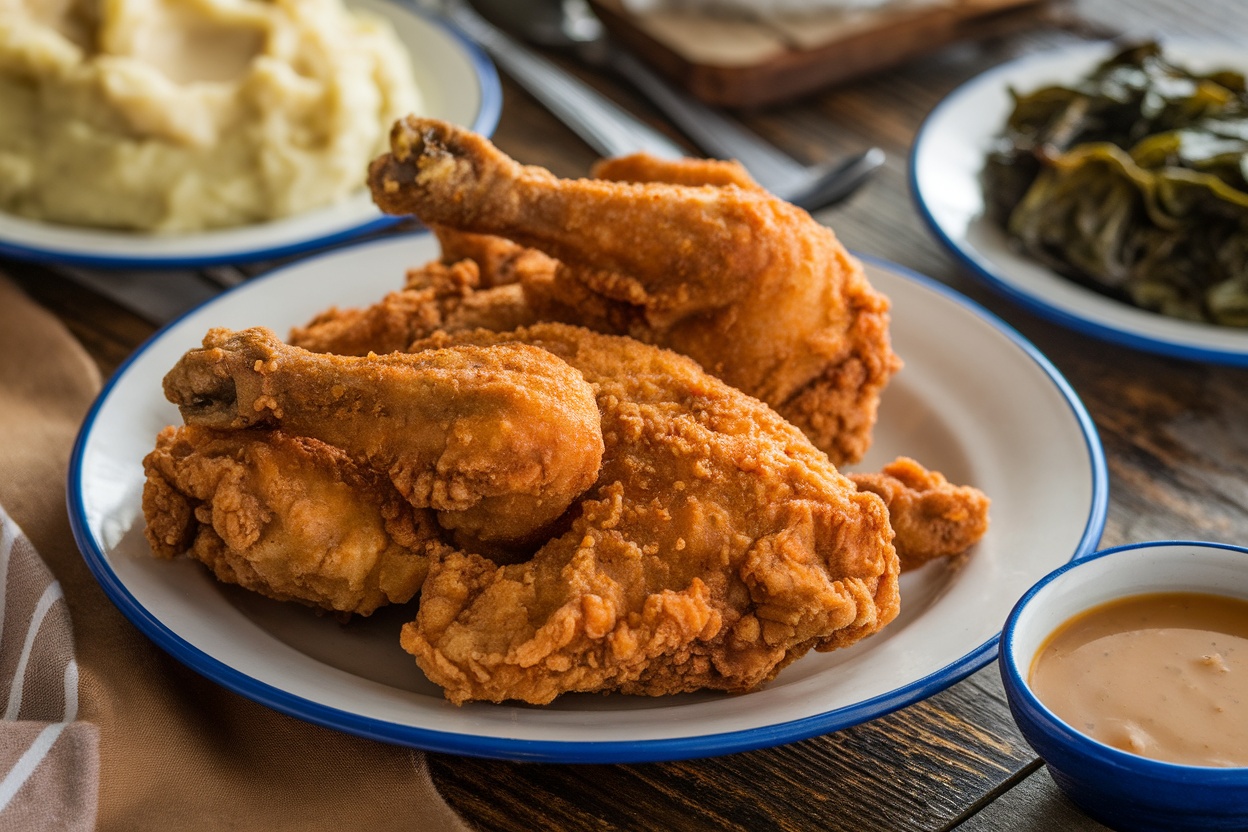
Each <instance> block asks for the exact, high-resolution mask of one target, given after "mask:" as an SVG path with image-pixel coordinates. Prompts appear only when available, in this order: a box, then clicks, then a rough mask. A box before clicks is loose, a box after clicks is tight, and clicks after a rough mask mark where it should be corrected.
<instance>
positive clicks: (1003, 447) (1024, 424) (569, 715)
mask: <svg viewBox="0 0 1248 832" xmlns="http://www.w3.org/2000/svg"><path fill="white" fill-rule="evenodd" d="M435 256H437V244H436V241H435V240H434V239H433V238H431V237H430V236H429V235H427V234H421V235H416V236H408V237H401V238H392V239H387V240H382V241H370V242H367V243H362V244H357V245H355V246H351V247H347V248H343V249H339V250H336V251H334V252H331V253H328V254H324V255H321V256H319V257H317V258H314V259H311V260H307V261H303V262H300V263H298V264H295V265H292V266H290V267H287V268H285V269H282V270H279V271H277V272H274V273H272V274H270V275H268V276H265V277H261V278H259V279H257V280H254V281H252V282H249V283H247V284H244V285H243V286H241V287H239V288H237V289H235V290H233V291H231V292H229V293H228V294H225V295H223V296H221V297H220V298H218V299H216V300H214V301H212V302H209V303H208V304H205V305H204V306H202V307H200V308H198V309H196V310H194V311H193V312H191V313H189V314H187V315H186V316H184V317H183V318H181V319H180V320H178V321H176V322H174V323H173V324H171V325H169V326H168V327H166V328H165V329H164V330H162V331H161V332H159V333H158V334H157V335H155V336H154V337H153V338H152V339H151V340H150V341H149V342H148V343H147V344H146V345H144V346H143V347H142V348H141V349H139V350H138V351H137V352H136V354H135V355H134V356H133V357H132V358H131V359H130V360H129V361H128V362H127V363H126V364H125V365H124V366H123V367H122V368H121V369H120V370H119V371H118V372H117V374H116V375H115V376H114V377H113V379H112V380H111V381H110V382H109V384H108V385H107V387H106V388H105V390H104V391H103V393H102V394H101V395H100V398H99V399H98V401H97V402H96V404H95V406H94V407H93V409H92V411H91V413H90V414H89V416H88V417H87V419H86V422H85V425H84V427H83V429H82V432H81V434H80V436H79V439H78V442H77V444H76V446H75V449H74V454H73V459H72V462H71V469H70V475H69V494H70V514H71V517H72V523H73V526H74V530H75V534H76V536H77V539H78V543H79V545H80V547H81V549H82V551H83V554H84V556H85V557H86V560H87V562H88V564H89V565H90V567H91V569H92V570H93V572H94V573H95V575H96V577H97V578H98V579H99V581H100V583H101V584H102V585H103V587H104V589H105V591H106V592H107V593H108V595H109V597H110V598H111V599H112V600H113V601H114V603H116V604H117V605H118V606H119V607H120V608H121V610H122V611H123V612H124V613H125V614H126V615H127V616H129V617H130V618H131V620H133V621H134V622H135V624H137V625H138V627H139V628H140V629H142V630H143V631H144V632H145V633H147V634H148V635H149V636H150V637H151V638H152V639H153V640H154V641H156V642H157V643H158V644H160V645H161V646H162V647H164V648H165V649H166V650H168V651H169V652H170V653H172V654H173V655H174V656H176V657H177V658H178V659H180V660H181V661H183V662H185V663H186V664H187V665H189V666H191V667H192V668H194V669H196V670H198V671H199V672H201V673H203V674H204V675H206V676H208V677H209V678H212V679H214V680H216V681H217V682H219V683H220V684H222V685H224V686H226V687H228V688H231V689H233V690H235V691H237V692H239V693H242V694H244V695H246V696H249V697H251V698H253V699H256V700H257V701H260V702H262V703H264V704H266V705H269V706H270V707H273V708H275V709H277V710H280V711H283V712H286V713H289V714H293V715H295V716H298V717H301V718H303V719H306V720H309V721H311V722H315V723H319V724H323V725H328V726H331V727H334V728H338V729H341V730H344V731H349V732H352V733H356V734H361V735H365V736H369V737H374V738H377V739H382V740H386V741H390V742H395V743H404V744H410V745H413V746H418V747H421V748H426V749H432V750H438V751H445V752H451V753H457V754H472V755H481V756H491V757H503V758H511V759H536V760H551V761H564V762H574V761H575V762H583V761H598V762H624V761H641V760H661V759H674V758H682V757H696V756H711V755H716V754H723V753H728V752H733V751H741V750H745V749H750V748H758V747H763V746H770V745H776V744H779V743H783V742H789V741H793V740H797V739H802V738H805V737H809V736H814V735H816V734H823V733H827V732H829V731H834V730H837V729H839V728H843V727H846V726H849V725H853V724H856V723H858V722H862V721H864V720H867V719H870V718H872V717H875V716H878V715H881V714H884V713H886V712H888V711H891V710H893V709H895V708H899V707H901V706H903V705H906V704H909V703H911V702H914V701H916V700H918V699H921V698H923V697H925V696H928V695H930V694H931V693H933V692H935V691H937V690H940V689H942V688H944V687H946V686H948V685H950V684H952V683H953V682H955V681H957V680H959V679H961V678H962V677H964V676H966V675H967V674H969V673H971V672H972V671H974V670H976V669H978V668H979V667H982V666H983V665H984V664H986V663H987V662H989V661H991V659H992V658H993V656H994V655H995V651H996V639H997V635H998V633H999V632H1000V630H1001V626H1002V622H1004V620H1005V616H1006V614H1007V613H1008V612H1009V610H1010V607H1011V606H1012V605H1013V603H1014V601H1015V600H1016V599H1017V598H1018V597H1019V596H1021V595H1022V594H1023V592H1024V591H1025V590H1026V589H1027V588H1028V587H1030V586H1031V585H1032V584H1033V583H1034V582H1035V581H1036V580H1038V579H1039V578H1040V577H1041V576H1043V575H1045V574H1046V573H1048V572H1050V571H1051V570H1053V569H1054V568H1056V567H1057V566H1059V565H1061V564H1063V563H1065V562H1066V561H1068V560H1070V559H1071V558H1072V557H1074V556H1078V555H1081V554H1085V553H1087V552H1090V551H1091V550H1092V548H1093V547H1094V545H1095V544H1096V542H1097V540H1098V539H1099V538H1100V534H1101V530H1102V528H1103V525H1104V521H1105V510H1106V474H1105V466H1104V457H1103V454H1102V450H1101V445H1100V442H1099V440H1098V438H1097V436H1096V433H1095V429H1094V428H1093V426H1092V423H1091V421H1090V420H1089V418H1088V415H1087V413H1086V412H1085V411H1084V409H1083V406H1082V405H1081V404H1080V402H1079V401H1078V399H1077V398H1076V396H1075V394H1074V393H1073V392H1072V391H1071V389H1070V388H1069V387H1068V386H1067V384H1066V382H1065V381H1064V380H1063V379H1062V378H1061V377H1060V376H1059V375H1058V373H1057V372H1056V371H1055V370H1054V369H1053V367H1052V366H1051V365H1050V364H1049V362H1048V361H1047V360H1045V359H1044V358H1043V357H1042V356H1041V355H1039V354H1038V353H1037V352H1036V350H1035V349H1034V348H1033V347H1031V346H1030V345H1028V344H1027V343H1026V342H1025V341H1023V339H1022V338H1021V337H1020V336H1019V335H1017V334H1016V333H1014V332H1013V331H1012V330H1010V329H1009V328H1008V327H1007V326H1005V325H1004V324H1003V323H1001V322H1000V321H999V320H997V319H995V318H993V317H991V316H990V315H989V314H988V313H986V312H984V311H983V310H982V309H980V308H979V307H977V306H974V305H972V303H971V302H970V301H968V300H966V299H965V298H963V297H961V296H959V295H956V294H954V293H953V292H952V291H950V290H948V289H946V288H944V287H942V286H940V285H939V284H936V283H934V282H932V281H930V280H929V279H927V278H923V277H920V276H917V275H914V274H911V273H907V272H904V271H902V270H901V269H899V268H898V267H896V266H891V265H889V264H887V263H883V262H878V261H869V266H868V268H869V271H870V275H871V278H872V280H873V281H874V283H875V284H876V285H877V286H878V287H879V288H880V289H882V290H883V291H885V292H886V293H888V295H890V296H891V298H892V300H893V303H894V323H893V338H894V342H895V346H896V349H897V351H898V352H899V353H900V354H901V355H902V357H903V358H904V359H905V360H906V362H907V364H906V367H905V369H903V370H902V371H901V373H900V374H898V376H896V378H895V379H894V380H893V382H892V383H891V385H890V386H889V388H888V390H887V392H886V394H885V396H884V400H883V402H882V403H881V407H880V414H881V418H880V423H879V426H878V429H877V431H876V439H875V447H874V449H873V450H872V452H871V454H870V458H869V459H867V460H865V461H864V463H863V465H862V466H860V467H862V468H863V469H864V470H865V469H870V468H876V467H879V466H880V465H882V464H884V463H886V462H888V461H891V460H892V459H893V458H894V457H895V456H896V455H898V454H907V455H911V456H914V457H916V458H918V459H920V460H922V461H924V462H925V463H927V464H928V465H930V466H932V467H934V468H935V469H937V470H940V471H943V472H944V473H945V474H946V475H947V476H949V477H950V478H951V479H952V480H954V481H958V482H967V483H972V484H974V485H977V486H979V487H980V488H982V489H984V491H986V492H987V493H988V494H989V495H991V497H992V500H993V503H992V514H991V518H992V526H991V529H990V531H989V532H988V534H987V536H986V537H985V538H984V539H983V540H982V541H981V542H980V543H979V544H978V546H977V548H976V550H975V552H974V554H973V555H972V556H971V557H969V558H967V559H966V560H965V561H964V562H961V563H958V564H944V563H941V564H929V565H928V566H926V567H924V568H923V569H920V570H916V571H915V572H913V573H908V574H906V575H905V576H903V579H902V599H903V600H902V613H901V616H900V617H899V618H898V620H896V621H895V622H894V623H892V624H890V625H889V627H888V628H887V629H885V630H884V631H883V632H882V633H880V634H879V635H877V636H874V637H872V638H870V639H867V640H866V641H863V642H861V643H860V644H858V645H856V646H854V647H852V648H850V649H846V650H842V651H839V652H833V653H826V654H811V655H809V656H807V657H805V658H803V659H801V660H800V661H798V662H795V663H794V664H792V665H790V666H789V667H787V668H785V670H784V671H783V672H782V673H781V674H780V676H779V677H778V678H777V679H776V680H775V681H773V682H772V683H770V684H768V685H767V686H766V688H765V689H762V690H759V691H757V692H755V693H751V694H749V695H746V696H728V695H720V694H714V693H707V694H688V695H681V696H673V697H665V698H645V697H630V696H623V695H614V696H599V695H571V696H566V697H562V698H560V699H558V700H557V701H556V702H555V703H554V704H552V705H549V706H546V707H541V708H537V707H527V706H511V705H492V704H488V703H474V704H470V705H466V706H464V707H461V708H457V707H455V706H453V705H450V704H448V703H447V702H446V701H445V700H444V699H443V698H442V696H441V692H440V690H439V689H438V688H437V687H435V686H434V685H433V684H432V683H430V682H429V681H427V680H426V679H425V678H424V676H423V675H422V674H421V673H420V671H419V670H418V669H417V667H416V665H415V662H414V660H413V659H412V658H411V657H410V656H408V655H407V654H405V653H404V652H403V651H402V650H401V649H400V648H399V645H398V631H399V627H400V624H401V623H402V622H403V621H405V620H410V619H411V618H412V617H413V616H414V613H413V610H412V609H411V608H403V607H400V608H386V609H383V610H381V611H379V612H378V613H377V614H376V615H374V616H373V617H372V618H370V619H367V620H364V621H358V622H355V623H353V624H351V625H349V626H345V627H344V626H341V625H339V624H337V623H335V622H334V621H333V620H332V619H329V618H325V617H318V616H317V615H316V614H315V613H313V612H311V611H310V610H307V609H305V608H303V607H299V606H295V605H283V604H279V603H276V602H272V601H269V600H267V599H265V598H262V597H260V596H258V595H254V594H251V593H248V592H245V591H242V590H238V589H237V588H236V587H229V586H225V585H223V584H220V583H218V582H217V581H216V580H214V579H213V578H211V577H210V576H209V575H208V572H207V571H206V570H205V569H203V568H202V567H201V566H200V565H199V564H198V563H195V562H192V561H190V560H187V559H180V560H177V561H173V562H170V561H164V560H157V559H155V558H154V557H152V556H151V555H150V553H149V550H148V547H147V544H146V542H145V540H144V537H143V531H142V529H143V519H142V516H141V512H140V504H139V500H140V493H141V490H142V487H143V470H142V466H141V460H142V458H143V456H144V455H145V454H146V453H147V452H148V451H149V450H151V448H152V447H153V445H154V442H155V436H156V433H157V432H158V431H159V430H160V429H161V428H162V427H163V426H165V425H166V424H171V423H176V422H178V421H179V416H178V412H177V410H176V409H175V408H174V407H173V405H171V404H169V403H168V402H166V401H165V400H164V398H163V396H162V394H161V378H162V377H163V376H164V374H165V373H166V372H167V371H168V370H169V368H170V367H172V366H173V365H174V363H175V362H176V361H177V360H178V358H179V357H180V356H181V355H182V353H183V352H185V351H186V350H187V349H190V348H192V347H195V346H198V345H199V343H200V341H201V339H202V337H203V335H204V333H205V332H206V331H207V330H208V329H209V328H210V327H214V326H225V327H231V328H236V329H237V328H243V327H247V326H253V325H266V326H269V327H271V328H273V329H275V330H276V331H277V332H279V333H285V332H286V331H287V330H288V328H289V327H290V326H292V325H294V324H300V323H304V322H306V321H307V320H308V319H309V318H310V317H311V316H312V315H313V314H314V313H316V312H318V311H320V310H322V309H324V308H326V307H329V306H332V305H335V304H336V305H339V306H358V305H364V304H368V303H371V302H373V301H375V300H377V299H380V298H381V297H382V296H383V295H384V294H385V293H386V292H388V291H391V290H393V289H395V288H397V287H399V286H401V285H402V283H403V274H404V270H405V268H407V267H409V266H411V265H414V264H419V263H423V262H425V261H427V260H429V259H432V258H433V257H435Z"/></svg>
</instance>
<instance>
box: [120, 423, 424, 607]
mask: <svg viewBox="0 0 1248 832" xmlns="http://www.w3.org/2000/svg"><path fill="white" fill-rule="evenodd" d="M143 468H144V471H145V473H146V476H147V480H146V482H145V484H144V487H143V514H144V516H145V517H146V518H147V520H148V523H147V527H146V529H145V533H146V535H147V539H148V542H149V543H150V544H151V547H152V551H153V552H155V553H156V555H157V556H159V557H163V558H172V557H174V556H175V555H180V554H183V553H185V554H188V555H190V556H191V557H192V558H194V559H196V560H198V561H201V562H202V563H204V564H205V565H206V566H207V567H208V568H209V569H210V570H211V571H212V572H213V574H214V575H216V577H217V578H218V579H219V580H221V581H224V582H226V583H231V584H239V585H240V586H243V587H245V588H247V589H250V590H253V591H255V592H259V593H261V594H263V595H267V596H268V597H270V598H274V599H277V600H279V601H299V602H301V603H304V604H309V605H311V606H316V607H320V608H322V609H325V610H329V611H332V612H337V613H344V614H345V613H355V614H359V615H368V614H370V613H372V612H373V611H374V610H376V609H377V608H378V607H380V606H382V605H384V604H391V603H403V602H405V601H408V600H410V599H411V598H412V597H413V596H414V595H415V594H416V593H417V592H418V591H420V587H421V584H423V583H424V580H425V576H426V575H427V574H428V572H429V562H430V559H431V558H432V557H436V556H437V555H438V553H439V552H441V551H443V550H445V549H447V548H448V547H446V546H444V545H443V544H441V543H439V542H438V538H437V536H436V532H437V524H436V522H435V521H434V519H433V514H432V512H431V511H429V510H428V509H417V508H414V507H413V506H412V505H411V504H410V503H408V502H407V500H405V499H404V498H403V496H402V495H401V494H399V492H398V491H397V490H396V489H395V488H394V486H393V485H392V484H391V483H390V481H389V479H387V478H386V477H385V476H383V475H380V474H377V473H376V472H373V471H372V470H370V469H369V468H367V467H365V466H361V465H358V464H356V463H355V462H354V461H353V460H352V459H351V458H350V457H348V456H347V455H346V454H345V453H344V452H343V451H340V450H338V449H337V448H334V447H332V446H329V445H326V444H324V443H323V442H318V441H317V440H315V439H306V438H302V437H293V436H287V435H285V434H283V433H282V432H281V431H276V430H235V431H217V430H212V429H210V428H199V427H179V428H174V427H168V428H166V429H165V430H164V431H162V432H161V434H160V436H158V437H157V439H156V447H155V449H153V450H152V451H151V453H149V454H148V455H147V457H146V458H145V459H144V460H143Z"/></svg>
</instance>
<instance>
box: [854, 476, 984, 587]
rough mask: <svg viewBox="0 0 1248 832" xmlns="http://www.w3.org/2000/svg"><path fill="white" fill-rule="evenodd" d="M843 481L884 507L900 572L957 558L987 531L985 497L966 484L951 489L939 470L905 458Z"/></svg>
mask: <svg viewBox="0 0 1248 832" xmlns="http://www.w3.org/2000/svg"><path fill="white" fill-rule="evenodd" d="M849 478H850V479H851V480H853V481H854V484H855V485H856V486H858V488H859V489H861V490H863V491H870V492H872V493H874V494H878V495H880V497H882V498H883V500H884V502H885V503H886V504H887V505H888V518H889V524H890V525H892V527H893V531H894V532H895V533H896V535H897V536H896V538H894V540H893V545H894V546H896V547H897V556H898V557H899V558H900V559H901V569H902V571H903V572H904V571H906V570H909V569H914V568H916V567H919V566H922V565H923V564H925V563H927V562H928V561H930V560H934V559H936V558H946V557H951V556H953V555H958V554H961V553H962V552H965V551H966V550H967V549H970V548H971V547H972V546H974V545H975V544H976V543H978V542H979V540H980V538H982V537H983V536H984V535H985V534H986V533H987V531H988V507H989V505H990V504H991V500H989V498H988V495H986V494H985V493H984V492H982V491H980V490H979V489H978V488H974V487H972V486H969V485H954V484H953V483H951V482H949V480H947V479H945V477H944V475H943V474H941V473H940V472H939V471H929V470H928V469H927V468H925V467H923V466H922V465H920V464H919V463H918V462H916V461H914V460H913V459H910V458H909V457H904V456H903V457H898V458H897V459H895V460H893V461H892V462H890V463H889V464H888V465H885V466H884V467H883V468H882V469H880V470H879V471H878V472H872V473H854V474H850V475H849Z"/></svg>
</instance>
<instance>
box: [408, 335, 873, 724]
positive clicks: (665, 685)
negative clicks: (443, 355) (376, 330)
mask: <svg viewBox="0 0 1248 832" xmlns="http://www.w3.org/2000/svg"><path fill="white" fill-rule="evenodd" d="M513 341H521V342H524V343H530V344H534V345H536V346H540V347H541V348H543V349H546V350H550V351H551V352H553V353H555V354H556V355H558V356H559V357H560V358H562V359H563V360H565V361H566V362H568V363H569V364H570V365H571V366H573V367H575V368H577V369H578V370H580V371H581V372H582V374H583V375H584V376H585V378H586V379H587V380H588V381H589V382H590V383H591V384H592V385H593V386H594V389H595V392H596V395H597V400H598V405H599V408H600V410H601V412H602V424H603V437H604V440H605V442H606V449H605V451H604V455H603V465H602V470H601V472H600V474H599V478H598V481H597V482H596V483H595V484H594V486H593V487H591V488H590V489H589V490H588V491H587V492H586V494H585V496H584V497H583V498H582V499H581V500H580V501H579V502H578V504H577V507H576V510H575V513H573V514H572V515H571V524H570V527H569V528H568V530H567V531H566V532H565V533H563V534H560V535H558V536H556V537H554V538H552V539H551V540H550V541H549V542H547V543H546V544H545V545H543V546H542V547H541V548H540V549H539V550H538V551H537V552H536V554H535V555H534V556H533V558H532V559H531V560H529V561H527V562H525V563H521V564H515V565H511V566H504V567H498V566H496V565H494V564H493V563H492V562H490V561H488V560H486V559H485V558H481V557H479V556H476V555H472V554H466V553H460V554H455V555H451V556H449V557H447V558H445V559H443V560H441V561H440V562H438V563H437V564H435V565H434V566H433V567H432V569H431V572H430V576H429V580H428V581H427V583H426V585H425V588H424V593H423V595H422V600H421V608H420V611H419V614H418V617H417V619H416V621H414V622H413V623H411V624H409V625H407V626H406V627H405V628H404V631H403V636H402V643H403V646H404V648H405V649H407V650H408V651H409V652H412V653H413V654H414V655H415V656H416V658H417V662H418V663H419V664H420V666H421V668H422V669H423V670H424V671H425V673H426V674H427V675H428V676H429V677H430V678H431V679H433V680H434V681H435V682H437V683H438V684H440V685H442V686H443V687H444V689H445V691H446V695H447V697H448V698H450V699H451V701H453V702H457V703H462V702H466V701H471V700H479V699H484V700H489V701H503V700H508V699H518V700H522V701H526V702H532V703H544V702H549V701H550V700H552V699H553V698H555V697H556V696H558V695H560V694H562V693H565V692H569V691H607V690H619V691H623V692H626V693H638V694H647V695H659V694H666V693H676V692H680V691H690V690H697V689H703V688H709V689H716V690H729V691H746V690H751V689H753V688H756V687H757V686H758V685H760V684H762V683H764V682H765V681H767V680H768V679H771V678H772V677H773V676H774V675H775V674H776V673H777V672H778V671H779V670H780V668H782V667H784V666H785V665H786V664H788V663H789V662H791V661H793V660H794V659H796V658H797V657H799V656H801V655H803V654H804V653H806V652H807V651H808V650H811V649H818V650H827V649H833V648H835V647H840V646H845V645H847V644H851V643H854V642H856V641H858V640H859V639H861V638H863V637H865V636H867V635H870V634H871V633H874V632H876V631H877V630H879V629H880V628H881V627H883V626H884V625H885V624H887V623H888V622H889V621H891V620H892V619H893V617H894V616H895V615H896V614H897V610H898V594H897V572H898V564H897V560H896V554H895V552H894V550H893V547H892V543H891V539H892V531H891V529H890V528H889V526H888V518H887V513H886V511H885V509H884V506H883V503H882V502H881V501H880V500H879V499H878V498H877V497H876V496H875V495H872V494H868V493H864V492H859V491H858V490H857V489H856V488H854V487H853V485H852V484H851V483H850V482H849V480H847V479H846V478H845V477H843V476H841V475H840V474H839V473H837V471H836V469H835V468H834V467H833V466H832V465H831V464H830V463H829V462H828V459H827V457H826V456H825V455H824V454H823V453H821V452H820V451H818V450H817V449H816V448H814V446H812V445H811V444H810V442H809V441H808V440H807V439H806V438H805V437H804V436H803V435H802V434H801V432H800V431H798V430H797V429H796V428H794V427H793V426H792V425H790V424H789V423H787V422H786V421H785V420H784V419H782V418H781V417H780V416H779V415H777V414H776V413H775V412H774V411H772V410H771V409H770V408H768V407H767V406H765V405H764V404H763V403H761V402H759V401H757V400H756V399H752V398H750V397H748V396H745V395H744V394H742V393H741V392H740V391H738V390H735V389H733V388H731V387H729V386H727V385H725V384H723V383H722V382H720V381H719V380H717V379H715V378H713V377H711V376H709V375H707V374H706V373H704V372H703V371H702V370H701V369H700V368H698V366H697V365H696V364H695V363H694V362H692V361H690V360H689V359H687V358H684V357H682V356H679V355H676V354H675V353H673V352H670V351H667V350H660V349H656V348H653V347H650V346H647V345H644V344H641V343H638V342H636V341H634V340H632V339H628V338H622V337H613V336H605V335H599V334H596V333H592V332H589V331H588V330H585V329H581V328H577V327H569V326H563V325H559V324H539V325H536V326H533V327H530V328H528V329H524V330H520V331H518V332H515V333H505V334H498V333H489V332H485V331H477V332H474V333H459V334H456V335H445V334H443V335H438V336H435V337H434V338H432V339H430V341H429V342H427V344H425V345H423V346H430V347H433V346H446V345H450V344H464V343H471V344H496V343H507V342H513Z"/></svg>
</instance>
